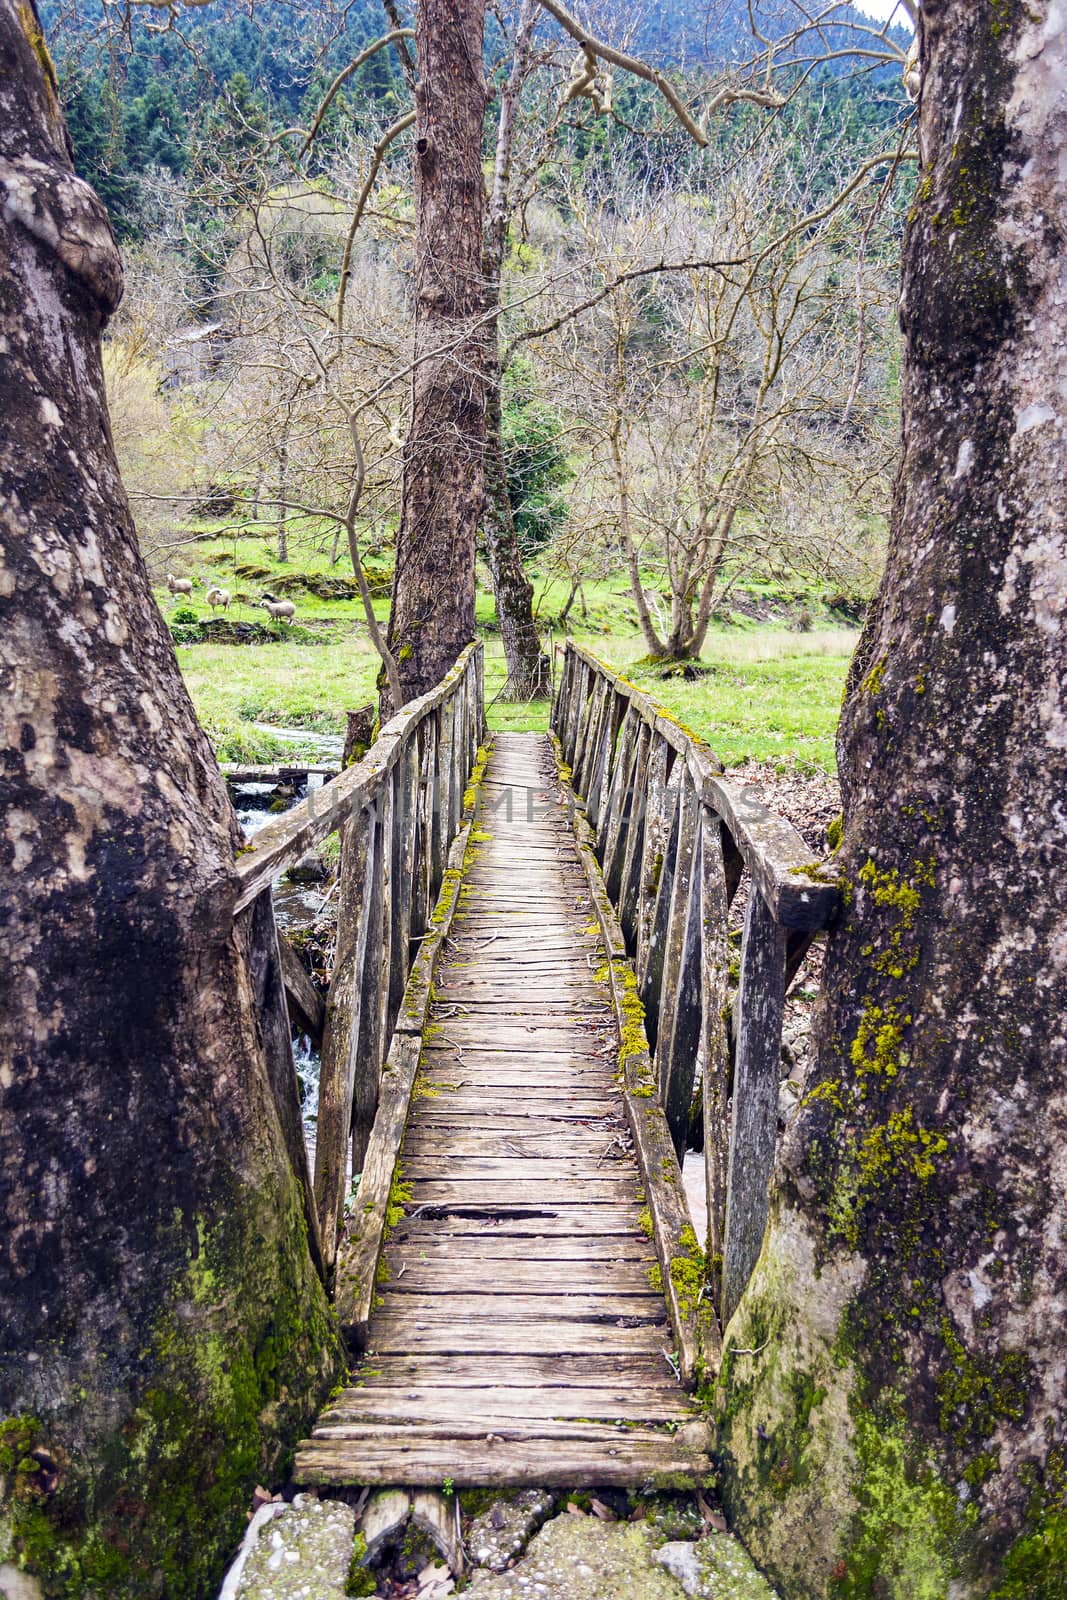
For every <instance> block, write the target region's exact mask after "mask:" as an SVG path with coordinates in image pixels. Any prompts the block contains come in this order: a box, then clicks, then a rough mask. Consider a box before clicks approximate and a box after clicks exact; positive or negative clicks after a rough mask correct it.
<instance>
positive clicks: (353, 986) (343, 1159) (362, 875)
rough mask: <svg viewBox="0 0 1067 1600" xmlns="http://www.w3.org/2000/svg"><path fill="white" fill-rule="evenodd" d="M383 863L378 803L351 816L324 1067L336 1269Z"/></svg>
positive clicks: (326, 1203) (325, 1231)
mask: <svg viewBox="0 0 1067 1600" xmlns="http://www.w3.org/2000/svg"><path fill="white" fill-rule="evenodd" d="M380 860H381V851H380V847H379V843H378V825H377V807H376V806H371V807H368V808H366V809H361V810H359V811H357V812H356V814H355V815H354V816H353V817H350V818H349V821H348V825H347V827H346V828H345V837H344V843H343V844H342V846H341V867H340V872H341V898H340V905H339V908H338V924H337V956H336V959H335V961H334V968H333V976H332V978H331V981H330V994H329V1000H328V1002H327V1006H326V1025H325V1028H324V1030H323V1039H322V1065H321V1067H320V1070H319V1121H318V1130H317V1135H316V1140H315V1203H316V1206H317V1208H318V1215H319V1221H320V1225H321V1228H322V1246H323V1254H324V1256H325V1258H326V1262H327V1265H328V1266H332V1265H333V1262H334V1260H335V1259H336V1255H337V1241H338V1229H339V1227H340V1222H341V1214H342V1209H343V1206H344V1197H345V1180H346V1177H347V1166H348V1140H349V1134H350V1132H351V1129H352V1116H353V1100H354V1098H355V1097H356V1083H357V1077H358V1075H359V1071H360V1066H361V1062H363V1061H364V1060H365V1052H366V1048H367V1045H368V1034H369V1033H370V1032H371V1030H372V1027H373V1019H372V1016H371V1013H370V1010H369V1009H368V1008H367V1006H366V1000H367V993H366V989H367V986H366V983H365V981H364V975H365V973H366V971H367V967H368V965H369V963H370V961H371V960H372V958H373V955H374V948H373V947H374V937H373V933H374V927H375V923H376V921H379V920H380V894H381V870H380ZM356 1170H358V1169H356Z"/></svg>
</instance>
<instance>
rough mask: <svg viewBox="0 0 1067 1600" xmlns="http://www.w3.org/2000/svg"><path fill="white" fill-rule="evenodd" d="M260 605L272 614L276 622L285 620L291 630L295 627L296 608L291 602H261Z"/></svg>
mask: <svg viewBox="0 0 1067 1600" xmlns="http://www.w3.org/2000/svg"><path fill="white" fill-rule="evenodd" d="M259 603H260V605H261V606H262V607H263V609H264V611H269V612H270V614H271V616H272V617H273V618H274V620H275V622H281V621H282V620H283V619H284V620H285V621H286V622H287V623H288V624H289V626H290V628H291V627H292V626H293V618H294V617H295V616H296V607H295V606H294V604H293V602H292V601H291V600H261V601H260V602H259Z"/></svg>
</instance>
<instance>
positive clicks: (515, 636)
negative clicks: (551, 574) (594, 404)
mask: <svg viewBox="0 0 1067 1600" xmlns="http://www.w3.org/2000/svg"><path fill="white" fill-rule="evenodd" d="M485 479H486V490H487V494H486V508H485V510H486V515H485V558H486V561H487V562H488V564H489V572H490V575H491V576H492V580H493V594H494V596H495V598H496V616H497V621H498V623H499V624H500V638H501V642H502V643H503V646H504V660H505V662H506V663H507V669H508V681H507V689H506V691H505V693H504V699H506V700H540V699H544V698H545V696H546V695H547V694H548V693H549V688H550V668H549V662H548V657H547V656H546V655H545V653H544V651H543V650H542V649H541V640H540V638H539V636H538V632H537V624H536V622H535V621H534V614H533V593H534V591H533V584H532V583H531V582H530V580H529V578H528V577H527V575H526V569H525V567H524V566H523V564H522V553H521V551H520V550H519V541H518V537H517V535H516V533H515V518H514V515H513V513H512V509H511V499H510V497H509V495H508V483H507V472H506V469H505V466H504V454H503V440H502V437H501V421H500V368H499V366H498V365H497V363H496V361H495V360H494V356H493V354H492V353H491V354H490V357H489V381H488V384H487V391H486V441H485Z"/></svg>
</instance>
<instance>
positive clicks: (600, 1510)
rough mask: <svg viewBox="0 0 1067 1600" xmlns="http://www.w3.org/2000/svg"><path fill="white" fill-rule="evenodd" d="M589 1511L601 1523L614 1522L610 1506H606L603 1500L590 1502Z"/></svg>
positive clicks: (613, 1514)
mask: <svg viewBox="0 0 1067 1600" xmlns="http://www.w3.org/2000/svg"><path fill="white" fill-rule="evenodd" d="M589 1509H590V1511H591V1512H592V1513H593V1515H594V1516H595V1517H599V1518H600V1520H601V1522H614V1521H615V1513H614V1511H612V1509H611V1507H610V1506H606V1505H605V1504H604V1502H603V1500H590V1502H589Z"/></svg>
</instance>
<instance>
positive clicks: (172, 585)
mask: <svg viewBox="0 0 1067 1600" xmlns="http://www.w3.org/2000/svg"><path fill="white" fill-rule="evenodd" d="M167 588H168V589H169V590H170V592H171V594H186V595H188V596H189V599H190V600H191V599H192V598H193V580H192V578H175V577H174V576H173V574H172V573H170V572H168V573H167Z"/></svg>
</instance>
